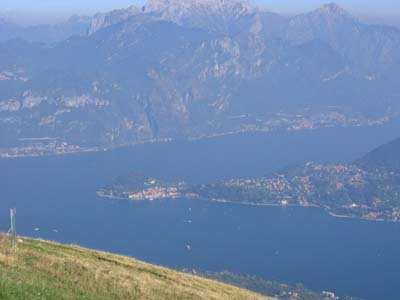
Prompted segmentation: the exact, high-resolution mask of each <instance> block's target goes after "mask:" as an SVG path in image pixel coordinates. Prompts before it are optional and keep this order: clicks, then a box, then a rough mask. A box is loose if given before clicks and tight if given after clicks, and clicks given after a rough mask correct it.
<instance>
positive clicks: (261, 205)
mask: <svg viewBox="0 0 400 300" xmlns="http://www.w3.org/2000/svg"><path fill="white" fill-rule="evenodd" d="M96 194H97V196H98V197H100V198H105V199H113V200H124V201H133V202H144V201H150V202H153V201H157V200H160V201H162V200H168V199H171V200H172V199H182V200H184V199H189V200H199V201H205V202H213V203H221V204H232V205H243V206H253V207H282V208H285V207H299V208H316V209H319V210H321V211H323V212H325V213H327V214H328V215H330V216H331V217H334V218H338V219H353V220H362V221H368V222H378V223H400V221H394V220H385V219H372V218H365V217H358V216H352V215H341V214H336V213H334V212H332V211H330V210H328V209H324V208H323V207H320V206H318V205H316V204H308V205H300V204H286V205H284V204H278V203H252V202H242V201H241V202H235V201H230V200H225V199H207V198H201V197H193V196H185V195H184V196H181V197H175V198H172V197H165V198H158V199H152V200H150V199H130V198H127V197H119V196H113V195H105V194H101V193H99V191H97V192H96Z"/></svg>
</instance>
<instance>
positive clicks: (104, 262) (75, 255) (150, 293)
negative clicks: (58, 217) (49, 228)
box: [0, 234, 269, 300]
mask: <svg viewBox="0 0 400 300" xmlns="http://www.w3.org/2000/svg"><path fill="white" fill-rule="evenodd" d="M0 235H1V234H0ZM18 247H19V249H18V252H17V253H16V254H13V255H8V256H5V255H3V254H1V252H0V299H1V300H27V299H29V300H39V299H40V300H50V299H55V300H80V299H85V300H118V299H124V300H130V299H140V300H155V299H157V300H168V299H171V300H184V299H187V300H197V299H199V300H200V299H202V300H205V299H207V300H213V299H215V300H217V299H218V300H224V299H226V300H252V299H269V298H267V297H265V296H264V297H263V296H260V295H259V294H256V293H252V292H249V291H246V290H243V289H239V288H235V287H232V286H229V285H225V284H222V283H217V282H215V281H211V280H207V279H203V278H200V277H196V276H192V275H189V274H183V273H180V272H177V271H173V270H169V269H166V268H162V267H158V266H154V265H150V264H147V263H143V262H140V261H137V260H134V259H131V258H127V257H123V256H117V255H112V254H107V253H103V252H98V251H93V250H88V249H84V248H80V247H76V246H64V245H60V244H55V243H51V242H45V241H38V240H30V239H23V240H22V242H20V243H19V246H18Z"/></svg>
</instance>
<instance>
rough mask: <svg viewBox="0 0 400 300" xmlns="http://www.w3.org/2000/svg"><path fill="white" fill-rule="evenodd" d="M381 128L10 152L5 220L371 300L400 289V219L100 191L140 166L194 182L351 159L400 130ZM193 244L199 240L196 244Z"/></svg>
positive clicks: (139, 254) (0, 221) (0, 214)
mask: <svg viewBox="0 0 400 300" xmlns="http://www.w3.org/2000/svg"><path fill="white" fill-rule="evenodd" d="M399 129H400V122H398V121H397V122H393V123H390V124H387V125H385V126H382V127H376V128H352V129H344V128H338V129H324V130H315V131H302V132H275V133H249V134H242V135H232V136H224V137H219V138H212V139H204V140H200V141H193V142H186V141H177V142H170V143H160V144H147V145H139V146H135V147H126V148H122V149H117V150H113V151H109V152H98V153H82V154H74V155H65V156H59V157H44V158H24V159H15V160H0V193H1V194H0V197H1V202H0V230H6V229H8V210H9V208H10V207H17V213H18V219H17V226H18V230H19V234H21V235H24V236H30V237H42V238H45V239H50V240H55V241H60V242H64V243H74V244H79V245H82V246H87V247H91V248H96V249H101V250H106V251H111V252H116V253H121V254H126V255H129V256H133V257H135V258H138V259H141V260H145V261H148V262H151V263H156V264H161V265H165V266H169V267H173V268H177V269H182V268H200V269H203V270H210V271H222V270H229V271H232V272H235V273H240V274H251V275H257V276H260V277H262V278H265V279H269V280H272V279H273V280H279V281H282V282H288V283H297V282H301V283H304V284H305V285H306V286H307V287H309V288H312V289H316V290H332V291H335V292H338V293H341V294H349V295H353V296H359V297H364V298H365V299H366V300H376V299H380V300H393V299H396V298H397V292H398V284H399V280H400V255H399V253H400V224H390V223H375V222H368V221H362V220H352V219H340V218H334V217H331V216H329V215H328V214H326V213H324V212H322V211H320V210H318V209H312V208H292V207H291V208H279V207H249V206H241V205H232V204H220V203H210V202H202V201H195V200H188V199H179V200H165V201H154V202H136V203H134V202H129V201H115V200H106V199H99V198H97V196H96V194H95V192H96V190H97V189H98V188H99V187H102V186H103V185H105V184H107V183H109V182H110V181H111V180H112V179H113V178H114V177H115V176H118V175H124V174H127V173H129V172H130V171H140V172H144V173H146V174H148V175H152V176H155V177H159V178H162V179H169V180H177V179H179V180H181V179H183V180H185V181H187V182H189V183H200V182H210V181H214V180H219V179H224V178H229V177H239V176H240V177H249V176H259V175H265V174H268V173H270V172H273V171H276V170H279V169H280V168H283V167H285V166H288V165H293V164H297V163H303V162H305V161H310V160H312V161H317V162H326V161H342V160H344V161H351V160H353V159H355V158H357V157H359V156H361V155H363V154H364V153H366V152H367V151H369V150H371V149H373V148H374V147H376V146H378V145H380V144H382V143H385V142H388V141H390V140H391V139H393V138H395V137H397V135H398V132H400V131H399ZM188 245H190V250H189V249H188V247H187V246H188Z"/></svg>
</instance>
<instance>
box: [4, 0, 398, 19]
mask: <svg viewBox="0 0 400 300" xmlns="http://www.w3.org/2000/svg"><path fill="white" fill-rule="evenodd" d="M144 2H145V1H144V0H1V6H0V12H3V13H7V12H9V13H17V14H18V13H19V14H24V15H29V14H31V15H37V16H38V15H43V16H53V17H54V16H57V15H64V16H65V15H69V14H73V13H78V14H92V13H94V12H98V11H108V10H111V9H114V8H122V7H127V6H129V5H132V4H135V5H138V6H141V5H143V3H144ZM253 2H256V3H258V4H259V5H261V6H263V7H265V8H268V9H269V10H271V11H275V12H280V13H285V14H286V13H298V12H304V11H309V10H311V9H314V8H316V7H318V6H320V5H322V4H324V3H327V2H331V1H330V0H327V1H321V0H253ZM336 2H337V3H338V4H339V5H341V6H343V7H344V8H346V9H347V10H349V11H351V12H352V13H354V14H357V15H369V16H374V15H375V16H379V17H389V18H396V17H399V18H400V0H337V1H336Z"/></svg>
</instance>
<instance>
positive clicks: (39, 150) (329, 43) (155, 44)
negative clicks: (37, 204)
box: [0, 0, 400, 157]
mask: <svg viewBox="0 0 400 300" xmlns="http://www.w3.org/2000/svg"><path fill="white" fill-rule="evenodd" d="M7 26H8V25H7V23H6V22H2V23H1V22H0V40H3V42H1V43H0V135H1V136H2V139H1V140H0V155H1V156H3V157H4V156H5V157H9V156H24V155H43V154H54V153H65V152H74V151H85V150H93V149H94V150H98V149H104V148H106V149H107V148H111V147H117V146H121V145H127V144H134V143H142V142H146V141H154V140H169V139H177V138H185V139H186V138H199V137H203V136H211V135H216V134H225V133H231V132H240V131H251V130H265V131H271V130H277V129H290V130H298V129H313V128H323V127H332V126H372V125H377V124H382V123H383V122H387V121H388V120H390V119H391V118H394V117H396V116H397V115H398V114H399V112H400V102H399V100H398V97H399V95H400V84H399V83H400V82H399V81H400V79H399V77H398V76H397V72H398V71H399V70H400V51H399V50H400V30H399V29H396V28H394V27H389V26H384V25H369V24H363V23H362V22H360V21H359V20H358V19H357V18H355V17H353V16H351V15H350V14H349V13H347V12H346V11H345V10H344V9H343V8H341V7H339V6H338V5H337V4H334V3H330V4H326V5H324V6H322V7H320V8H318V9H316V10H314V11H312V12H310V13H306V14H301V15H297V16H292V17H287V16H281V15H278V14H274V13H271V12H267V11H265V10H263V9H260V8H258V7H256V6H254V5H252V4H250V3H248V2H244V1H239V0H221V1H211V0H190V1H183V0H149V1H148V2H147V3H146V4H145V5H144V6H143V7H135V6H132V7H129V8H127V9H121V10H115V11H112V12H110V13H102V14H96V15H94V16H93V17H90V18H78V17H75V18H72V19H70V20H69V21H67V22H66V23H64V24H60V25H57V26H54V25H53V26H47V27H46V26H45V27H46V28H47V29H48V30H49V32H54V35H53V36H52V34H49V35H47V36H46V34H43V35H42V38H37V39H34V38H33V37H34V34H27V33H24V34H21V35H15V34H14V35H13V34H12V30H11V29H7V28H8V27H7ZM11 27H12V26H11ZM67 28H69V29H67ZM29 30H33V29H32V28H31V29H29ZM10 32H11V33H10ZM7 34H8V36H11V37H18V39H8V38H5V37H7ZM66 36H68V37H66ZM29 37H30V38H29Z"/></svg>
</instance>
